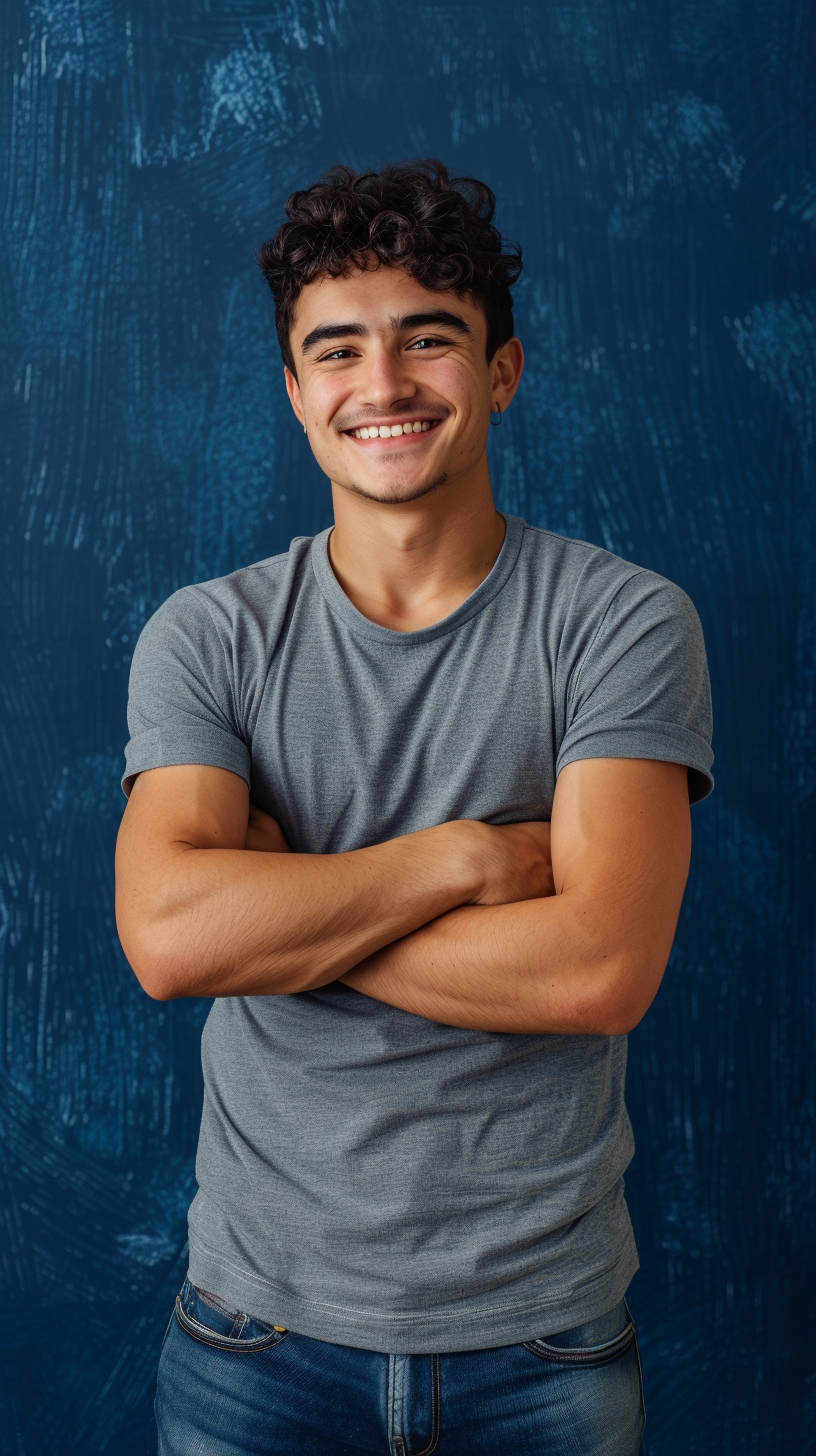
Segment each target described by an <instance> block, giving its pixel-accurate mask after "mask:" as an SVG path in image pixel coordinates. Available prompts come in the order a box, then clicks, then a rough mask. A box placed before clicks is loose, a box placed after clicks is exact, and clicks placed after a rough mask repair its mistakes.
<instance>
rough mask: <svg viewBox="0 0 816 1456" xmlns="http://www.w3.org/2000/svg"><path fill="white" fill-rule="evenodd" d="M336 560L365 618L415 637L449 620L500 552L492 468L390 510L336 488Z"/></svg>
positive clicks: (333, 544) (338, 571)
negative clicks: (491, 484)
mask: <svg viewBox="0 0 816 1456" xmlns="http://www.w3.org/2000/svg"><path fill="white" fill-rule="evenodd" d="M332 493H333V497H334V515H335V526H334V530H333V531H332V534H331V536H330V538H329V559H330V561H331V564H332V569H333V571H334V574H335V576H336V577H337V580H338V581H339V583H340V585H341V587H342V588H343V591H344V592H345V593H346V596H347V597H348V598H349V599H350V600H351V601H352V602H353V603H354V606H355V607H356V608H357V610H358V611H359V612H362V614H363V616H365V617H368V618H369V620H370V621H372V622H377V623H378V624H379V625H380V626H382V627H390V628H391V629H392V631H396V632H415V631H417V630H418V629H419V628H421V627H430V626H433V624H434V623H435V622H441V621H442V620H443V618H444V617H448V616H450V614H451V612H454V611H455V610H456V608H457V607H458V606H461V604H462V602H463V601H465V600H466V598H467V597H469V596H470V595H471V593H472V592H474V591H475V590H476V588H477V586H479V584H480V582H482V581H484V579H485V577H486V576H487V575H488V573H489V572H490V570H491V569H492V567H493V565H494V564H495V561H496V557H497V556H498V554H499V551H500V550H501V544H502V541H503V540H504V531H505V525H504V520H503V519H502V517H501V516H500V515H498V513H497V511H496V507H495V505H494V504H493V492H492V489H491V486H490V476H489V474H488V471H487V462H486V461H485V468H484V471H483V472H479V475H478V476H477V478H476V479H475V480H474V478H473V476H470V477H469V478H467V479H461V478H460V479H455V480H453V481H451V482H450V483H449V484H445V485H442V486H440V487H439V489H438V490H435V491H432V492H431V493H430V495H426V496H422V497H421V498H420V499H419V500H414V501H406V502H404V503H400V504H397V505H386V504H383V503H382V502H380V501H372V500H369V499H368V498H366V497H365V496H359V495H355V494H354V492H353V491H349V490H347V489H345V488H343V487H342V486H338V485H335V484H332Z"/></svg>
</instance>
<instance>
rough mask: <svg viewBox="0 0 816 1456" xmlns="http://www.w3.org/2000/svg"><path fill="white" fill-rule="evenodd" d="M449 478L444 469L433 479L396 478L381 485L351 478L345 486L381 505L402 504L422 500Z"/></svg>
mask: <svg viewBox="0 0 816 1456" xmlns="http://www.w3.org/2000/svg"><path fill="white" fill-rule="evenodd" d="M447 479H448V475H447V471H444V472H443V473H442V475H437V476H435V477H434V479H433V480H411V481H408V480H396V481H393V482H391V483H390V484H388V485H385V484H383V485H380V484H378V483H377V482H376V481H371V482H368V481H365V482H361V481H357V480H349V481H344V482H343V488H344V489H345V490H350V491H352V492H353V493H354V495H361V496H363V497H364V498H365V500H370V501H379V503H380V505H384V506H402V505H407V503H408V502H409V501H415V500H421V499H422V497H423V496H424V495H431V493H432V492H433V491H435V490H439V488H440V486H443V485H445V483H446V481H447Z"/></svg>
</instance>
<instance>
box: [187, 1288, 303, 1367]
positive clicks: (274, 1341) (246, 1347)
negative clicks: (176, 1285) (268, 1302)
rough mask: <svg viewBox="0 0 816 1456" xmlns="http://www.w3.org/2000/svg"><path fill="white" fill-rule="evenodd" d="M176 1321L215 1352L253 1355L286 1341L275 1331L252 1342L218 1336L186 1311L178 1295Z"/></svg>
mask: <svg viewBox="0 0 816 1456" xmlns="http://www.w3.org/2000/svg"><path fill="white" fill-rule="evenodd" d="M176 1319H177V1320H178V1323H179V1325H180V1326H181V1328H182V1329H183V1330H184V1333H185V1334H187V1335H189V1336H190V1338H191V1339H193V1340H198V1342H199V1344H201V1345H209V1346H210V1348H211V1349H213V1350H234V1351H236V1353H237V1354H240V1355H251V1354H253V1352H256V1351H258V1350H269V1349H271V1348H272V1346H273V1345H279V1344H280V1343H281V1341H282V1340H285V1338H286V1336H285V1335H284V1334H279V1333H278V1331H277V1330H273V1331H272V1332H271V1334H268V1335H256V1336H255V1338H254V1339H252V1340H236V1339H232V1338H231V1337H230V1336H229V1335H217V1334H216V1333H215V1331H214V1330H208V1329H207V1326H206V1325H202V1324H199V1322H198V1320H196V1319H193V1317H192V1315H189V1314H188V1313H187V1311H186V1309H184V1307H183V1305H182V1303H181V1299H180V1297H179V1296H178V1295H176Z"/></svg>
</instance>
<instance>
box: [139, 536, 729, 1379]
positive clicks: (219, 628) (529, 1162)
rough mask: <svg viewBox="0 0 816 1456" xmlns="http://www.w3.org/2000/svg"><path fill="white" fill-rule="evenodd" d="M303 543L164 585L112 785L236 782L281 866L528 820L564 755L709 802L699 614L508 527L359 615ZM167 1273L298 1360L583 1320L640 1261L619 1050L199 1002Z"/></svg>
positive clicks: (616, 1291) (661, 588)
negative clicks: (634, 771)
mask: <svg viewBox="0 0 816 1456" xmlns="http://www.w3.org/2000/svg"><path fill="white" fill-rule="evenodd" d="M327 539H328V532H324V533H323V534H322V535H320V536H317V537H315V538H314V540H308V539H304V538H298V539H297V540H295V541H293V542H292V545H291V547H290V550H289V551H288V552H287V553H286V554H285V555H281V556H277V557H273V558H272V559H271V560H269V561H263V562H260V563H259V564H258V565H256V566H250V567H247V568H246V569H245V570H242V571H237V572H235V573H234V574H233V575H232V576H228V577H224V578H222V579H220V580H218V581H211V582H207V583H205V584H204V585H202V586H193V587H187V588H185V589H184V590H183V591H180V592H177V593H176V594H175V595H174V596H173V597H171V598H170V600H169V601H168V602H166V603H165V605H164V606H163V607H162V608H161V610H160V611H159V612H157V613H156V615H155V616H154V617H153V618H152V620H151V621H150V622H149V623H148V625H147V626H146V627H145V630H144V632H143V633H142V636H141V638H140V640H139V644H138V647H137V649H136V654H135V657H134V661H133V669H132V675H131V696H130V706H129V724H130V731H131V741H130V743H129V745H128V749H127V768H126V781H127V778H129V777H132V775H134V774H137V773H139V772H140V771H141V770H143V769H149V768H155V767H158V766H160V765H167V764H181V763H200V764H213V765H217V766H219V767H221V768H226V769H230V770H232V771H233V772H234V773H236V774H240V775H241V776H242V777H243V778H245V779H246V780H247V782H248V783H249V784H250V786H251V791H252V797H253V799H254V800H255V802H256V803H258V804H259V805H260V806H261V807H262V808H264V809H266V810H268V811H269V812H270V813H271V814H274V816H275V817H276V818H277V819H278V820H279V821H280V823H281V825H282V827H283V830H284V832H285V834H286V836H287V838H288V840H289V842H290V844H291V846H292V848H293V849H295V850H300V851H305V852H310V853H315V854H326V853H333V852H337V851H341V850H348V849H354V848H356V847H358V846H361V845H366V844H376V843H379V842H380V841H382V840H384V839H388V838H391V837H393V836H394V835H398V834H405V833H408V832H409V831H411V830H415V829H421V828H424V827H426V826H428V825H432V824H439V823H442V822H444V821H445V820H450V819H458V818H465V817H467V818H478V819H484V820H489V821H490V822H492V823H497V824H503V823H508V822H511V821H514V820H522V819H548V818H549V816H550V810H551V806H552V797H553V790H554V787H555V780H556V775H557V773H558V772H559V771H560V770H561V769H562V768H563V767H564V765H565V764H567V763H571V762H572V761H573V760H575V759H580V758H599V757H621V758H655V759H663V760H668V761H673V762H678V763H683V764H687V765H688V766H689V769H690V770H691V772H690V774H689V784H690V793H691V797H692V799H696V798H700V797H702V796H703V795H704V794H705V793H707V792H708V791H709V789H710V787H711V779H710V775H709V769H710V766H711V761H712V755H711V749H710V747H709V740H710V731H711V710H710V698H709V686H708V675H707V670H706V662H705V653H704V648H703V641H702V635H701V631H700V626H699V622H698V619H697V615H696V613H695V611H694V608H693V607H692V605H691V603H690V602H689V600H688V598H687V597H686V596H685V595H684V594H683V592H682V591H680V590H679V589H678V588H677V587H675V586H673V585H672V584H671V583H670V582H667V581H664V580H663V579H662V578H661V577H658V576H655V575H653V574H652V573H650V572H647V571H642V570H640V569H639V568H638V567H636V566H631V565H629V564H628V563H627V562H624V561H621V560H620V559H618V558H617V557H615V556H611V555H610V554H609V553H608V552H606V551H600V550H598V549H597V548H596V547H594V546H590V545H587V544H585V543H584V542H580V541H570V540H565V539H564V538H562V537H559V536H555V535H552V534H550V533H549V532H546V531H539V530H534V529H532V528H530V527H529V526H525V524H524V523H523V522H522V521H520V520H518V519H517V518H515V517H510V518H508V521H507V533H506V537H505V541H504V545H503V547H502V550H501V553H500V555H499V558H498V560H497V562H496V565H495V566H494V568H493V570H492V572H491V573H490V575H489V576H488V577H487V578H486V580H485V581H484V582H483V583H482V584H481V586H480V587H479V588H478V589H477V590H476V591H475V592H474V593H473V595H472V596H471V597H469V598H468V600H467V601H466V602H464V603H463V604H462V606H461V607H459V608H458V609H457V611H455V612H454V613H453V614H452V615H451V616H450V617H448V618H446V619H445V621H444V622H440V623H437V625H436V626H433V627H428V628H424V629H423V630H421V631H418V632H411V633H397V632H392V631H389V630H388V629H386V628H384V627H379V626H376V625H375V624H374V623H372V622H370V621H368V620H367V619H366V618H365V617H363V616H361V615H360V613H359V612H357V611H356V609H355V608H354V607H353V606H352V604H351V603H350V601H349V600H348V598H347V597H346V596H345V595H344V593H343V592H342V590H341V588H340V586H339V585H338V583H337V580H336V578H335V577H334V575H333V573H332V570H331V566H330V564H329V561H328V556H327ZM202 1054H203V1064H204V1078H205V1093H204V1111H203V1119H202V1126H201V1138H200V1142H199V1151H198V1161H197V1166H196V1171H197V1177H198V1183H199V1190H200V1191H199V1192H198V1194H197V1196H196V1198H195V1200H194V1202H193V1205H192V1208H191V1210H190V1278H191V1280H192V1281H193V1283H194V1284H197V1285H199V1286H201V1287H203V1288H205V1289H209V1290H212V1291H214V1292H216V1293H218V1294H219V1295H220V1296H221V1297H222V1298H223V1299H224V1300H225V1301H226V1302H227V1303H228V1304H229V1305H231V1306H233V1307H240V1308H243V1309H246V1310H247V1311H248V1312H249V1313H251V1314H252V1315H254V1316H256V1317H257V1318H259V1319H262V1320H265V1321H267V1322H268V1323H271V1324H277V1325H286V1326H288V1327H289V1328H290V1329H293V1330H297V1331H300V1332H302V1333H303V1334H306V1335H310V1336H312V1337H314V1338H317V1339H321V1340H328V1341H333V1342H337V1343H340V1344H347V1345H356V1346H361V1347H363V1348H369V1349H374V1350H381V1351H390V1352H394V1353H410V1352H414V1353H423V1352H430V1351H455V1350H471V1349H478V1348H480V1347H487V1346H495V1345H502V1344H510V1343H514V1342H516V1341H520V1340H526V1339H530V1338H533V1337H535V1336H538V1335H545V1334H548V1333H552V1332H554V1331H556V1330H563V1329H566V1328H569V1327H570V1326H572V1325H578V1324H581V1323H583V1322H584V1321H585V1320H589V1319H594V1318H596V1317H599V1316H600V1315H601V1314H603V1313H604V1312H605V1311H606V1310H608V1309H610V1308H611V1307H612V1306H613V1305H615V1304H616V1303H617V1301H618V1300H619V1299H620V1298H621V1297H622V1295H623V1293H624V1291H625V1289H626V1286H627V1284H628V1283H629V1280H630V1278H631V1276H632V1274H633V1273H634V1271H635V1269H636V1267H637V1254H636V1251H635V1246H634V1240H633V1237H632V1230H631V1226H630V1223H629V1217H628V1214H627V1211H626V1204H625V1202H624V1197H623V1179H622V1175H623V1172H624V1169H625V1168H626V1166H627V1164H628V1162H629V1160H630V1158H631V1155H632V1150H633V1143H632V1134H631V1128H630V1125H629V1120H628V1117H627V1115H626V1110H625V1107H624V1100H623V1090H624V1071H625V1063H626V1038H625V1037H600V1036H596V1037H593V1036H513V1035H494V1034H491V1033H487V1032H478V1031H463V1030H458V1029H456V1028H454V1027H448V1026H440V1025H438V1024H436V1023H435V1022H431V1021H427V1020H425V1019H424V1018H422V1017H418V1016H412V1015H410V1014H409V1013H407V1012H404V1011H398V1010H395V1009H393V1008H392V1007H389V1006H383V1005H380V1004H379V1002H376V1001H372V1000H370V999H369V998H367V997H365V996H361V995H359V994H358V993H357V992H355V991H352V990H349V989H347V988H346V987H344V986H327V987H325V988H324V989H322V990H319V991H312V992H308V993H303V994H300V995H296V996H277V997H273V996H268V997H266V996H255V997H233V998H225V999H223V1000H218V1001H216V1002H215V1003H214V1005H213V1008H212V1010H211V1012H210V1016H209V1019H208V1021H207V1025H206V1027H205V1030H204V1036H203V1052H202Z"/></svg>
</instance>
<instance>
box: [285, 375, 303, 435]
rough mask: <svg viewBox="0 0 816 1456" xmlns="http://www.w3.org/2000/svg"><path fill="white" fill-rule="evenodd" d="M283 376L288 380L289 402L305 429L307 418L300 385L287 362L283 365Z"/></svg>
mask: <svg viewBox="0 0 816 1456" xmlns="http://www.w3.org/2000/svg"><path fill="white" fill-rule="evenodd" d="M283 377H284V379H285V380H286V393H287V394H288V396H289V403H290V405H291V406H292V409H293V410H294V411H295V414H296V415H297V417H298V419H299V420H300V423H301V424H302V426H303V428H304V430H305V429H306V420H305V417H304V414H303V400H302V399H301V397H300V385H299V384H298V382H297V379H296V378H295V376H294V374H293V373H292V371H291V369H290V368H289V366H288V365H287V364H284V366H283Z"/></svg>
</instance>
